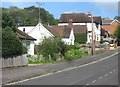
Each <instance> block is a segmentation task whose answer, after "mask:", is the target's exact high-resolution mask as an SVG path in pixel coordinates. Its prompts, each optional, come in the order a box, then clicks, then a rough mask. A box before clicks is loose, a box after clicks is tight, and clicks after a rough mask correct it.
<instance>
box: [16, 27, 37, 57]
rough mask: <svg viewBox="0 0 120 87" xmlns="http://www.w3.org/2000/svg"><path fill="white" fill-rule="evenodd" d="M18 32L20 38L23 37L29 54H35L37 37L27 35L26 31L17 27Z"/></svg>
mask: <svg viewBox="0 0 120 87" xmlns="http://www.w3.org/2000/svg"><path fill="white" fill-rule="evenodd" d="M16 34H17V36H18V38H20V39H21V41H22V43H23V45H24V46H25V47H26V48H27V49H28V50H27V51H28V54H30V55H34V50H33V49H34V41H35V40H36V39H35V38H33V37H31V36H29V35H27V34H26V33H25V32H22V31H21V30H19V29H17V30H16Z"/></svg>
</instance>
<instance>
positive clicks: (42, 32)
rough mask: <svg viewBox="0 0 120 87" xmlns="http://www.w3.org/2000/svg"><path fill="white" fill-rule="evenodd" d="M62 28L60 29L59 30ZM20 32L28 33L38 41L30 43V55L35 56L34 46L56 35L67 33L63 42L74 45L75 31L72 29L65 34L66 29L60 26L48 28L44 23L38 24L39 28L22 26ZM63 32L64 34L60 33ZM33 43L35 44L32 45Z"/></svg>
mask: <svg viewBox="0 0 120 87" xmlns="http://www.w3.org/2000/svg"><path fill="white" fill-rule="evenodd" d="M59 28H60V29H59ZM18 29H19V30H21V31H23V32H25V33H27V34H28V35H29V36H31V37H33V38H35V39H36V40H35V41H33V42H31V44H30V43H29V45H30V46H29V51H30V52H28V53H29V54H31V55H34V52H33V51H34V45H38V44H39V43H41V42H42V40H43V39H44V37H46V38H47V37H53V36H55V35H60V36H61V35H63V33H64V34H65V33H67V34H65V36H66V35H67V37H63V39H62V41H64V42H65V43H66V44H69V45H70V44H72V45H74V40H75V37H74V31H73V29H72V28H70V29H69V31H68V32H64V27H59V26H47V25H43V24H42V23H38V24H37V26H21V27H18ZM59 31H62V32H59ZM25 41H26V42H28V41H27V40H25ZM32 43H33V44H32ZM31 50H32V53H31Z"/></svg>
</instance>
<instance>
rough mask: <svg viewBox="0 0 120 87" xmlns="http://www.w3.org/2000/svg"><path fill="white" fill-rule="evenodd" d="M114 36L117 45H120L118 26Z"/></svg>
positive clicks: (119, 28) (119, 27)
mask: <svg viewBox="0 0 120 87" xmlns="http://www.w3.org/2000/svg"><path fill="white" fill-rule="evenodd" d="M114 35H115V36H116V37H117V41H118V45H120V26H118V27H117V29H116V31H115V32H114Z"/></svg>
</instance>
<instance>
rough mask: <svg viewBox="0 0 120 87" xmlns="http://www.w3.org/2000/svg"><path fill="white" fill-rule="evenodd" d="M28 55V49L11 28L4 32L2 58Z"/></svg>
mask: <svg viewBox="0 0 120 87" xmlns="http://www.w3.org/2000/svg"><path fill="white" fill-rule="evenodd" d="M24 53H26V48H25V47H24V46H23V45H22V42H21V41H20V40H19V38H18V37H17V36H16V34H15V32H13V31H12V29H11V28H10V27H6V28H5V29H3V30H2V57H3V58H8V57H14V56H18V55H21V54H24Z"/></svg>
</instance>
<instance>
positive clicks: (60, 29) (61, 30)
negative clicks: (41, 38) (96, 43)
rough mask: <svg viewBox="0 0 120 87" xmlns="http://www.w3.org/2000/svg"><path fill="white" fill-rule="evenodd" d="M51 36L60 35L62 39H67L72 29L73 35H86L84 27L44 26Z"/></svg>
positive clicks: (85, 27)
mask: <svg viewBox="0 0 120 87" xmlns="http://www.w3.org/2000/svg"><path fill="white" fill-rule="evenodd" d="M44 26H45V27H46V28H47V29H48V30H49V31H50V32H51V33H52V34H53V35H60V36H62V37H69V35H70V32H71V29H72V28H73V31H74V34H81V33H86V31H87V26H86V25H69V26H51V27H50V26H46V25H44Z"/></svg>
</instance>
